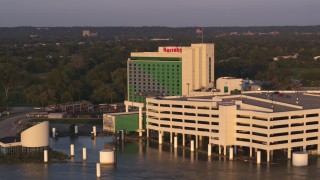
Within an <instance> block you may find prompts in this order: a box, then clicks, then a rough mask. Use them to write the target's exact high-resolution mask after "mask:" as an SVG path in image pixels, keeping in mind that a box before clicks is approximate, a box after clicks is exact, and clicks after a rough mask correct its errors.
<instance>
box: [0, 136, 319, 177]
mask: <svg viewBox="0 0 320 180" xmlns="http://www.w3.org/2000/svg"><path fill="white" fill-rule="evenodd" d="M110 142H111V138H109V137H98V138H97V139H96V140H92V139H91V138H90V137H78V138H70V137H64V138H59V139H58V140H52V142H51V144H52V147H53V149H54V150H58V151H62V152H64V153H66V154H70V150H69V148H70V144H72V143H74V144H75V157H74V159H73V160H71V162H68V163H50V164H41V163H38V164H31V163H26V164H1V165H0V179H1V180H2V179H32V180H34V179H76V180H79V179H96V169H95V168H96V163H97V162H98V161H99V150H101V149H103V148H104V147H107V146H108V144H109V143H110ZM83 147H86V148H87V161H86V162H82V148H83ZM101 173H102V177H101V178H100V179H126V180H127V179H201V180H204V179H244V180H245V179H274V180H276V179H281V180H286V179H288V180H291V179H297V180H300V179H301V180H304V179H306V180H307V179H320V159H315V160H312V161H311V162H310V163H309V166H308V167H299V168H298V167H292V166H291V165H290V161H279V162H277V161H274V162H273V163H271V164H266V163H263V164H261V165H257V164H255V163H252V162H243V161H229V160H227V159H225V158H220V159H219V158H213V159H210V160H208V158H207V157H206V155H202V154H197V153H192V154H191V153H190V152H189V151H184V150H182V149H179V150H174V149H173V148H171V147H168V146H163V147H162V146H160V147H159V146H158V145H157V144H152V143H149V142H142V141H141V142H132V143H126V144H122V145H119V147H118V149H117V164H116V165H104V166H101Z"/></svg>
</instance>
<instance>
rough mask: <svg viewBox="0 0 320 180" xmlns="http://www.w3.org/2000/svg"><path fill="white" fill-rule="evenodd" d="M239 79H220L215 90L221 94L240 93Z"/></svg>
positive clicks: (240, 83) (240, 80)
mask: <svg viewBox="0 0 320 180" xmlns="http://www.w3.org/2000/svg"><path fill="white" fill-rule="evenodd" d="M242 82H243V80H242V79H241V78H233V77H221V78H218V79H217V83H216V84H217V90H219V91H220V93H222V94H231V92H233V91H242V86H243V85H242Z"/></svg>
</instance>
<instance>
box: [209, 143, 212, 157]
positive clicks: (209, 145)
mask: <svg viewBox="0 0 320 180" xmlns="http://www.w3.org/2000/svg"><path fill="white" fill-rule="evenodd" d="M211 148H212V146H211V144H208V156H211V151H212V150H211Z"/></svg>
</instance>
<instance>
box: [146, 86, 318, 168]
mask: <svg viewBox="0 0 320 180" xmlns="http://www.w3.org/2000/svg"><path fill="white" fill-rule="evenodd" d="M319 102H320V95H319V94H316V93H310V92H309V93H307V92H305V93H301V92H299V93H297V92H262V93H261V92H256V93H253V92H249V93H245V94H242V95H228V96H226V95H225V96H212V95H211V96H189V97H188V96H184V97H164V98H147V100H146V121H147V123H146V131H147V136H149V134H150V131H153V132H154V131H157V132H158V134H159V141H162V136H163V135H164V133H167V134H168V133H170V142H171V141H172V138H173V135H176V136H178V137H179V138H182V145H183V146H185V143H186V141H187V140H186V136H187V135H188V136H190V135H191V136H194V137H195V142H196V148H197V147H198V144H199V142H198V141H199V140H201V139H203V138H207V139H208V141H209V146H218V147H219V148H218V149H219V153H220V154H222V153H223V154H224V155H226V154H227V149H228V148H227V147H234V148H233V149H236V148H239V147H241V148H243V147H245V148H247V149H248V150H249V151H250V152H249V153H250V156H252V155H253V154H254V151H256V150H260V151H262V152H264V153H266V157H267V161H268V162H269V161H270V155H272V153H273V151H274V150H285V151H287V156H288V158H289V159H290V158H291V153H292V151H301V150H302V149H303V150H308V151H311V150H314V152H316V153H318V154H319V153H320V134H319V128H320V125H319V122H320V117H319V114H320V103H319ZM180 140H181V139H180ZM316 150H317V151H316ZM230 153H231V152H230Z"/></svg>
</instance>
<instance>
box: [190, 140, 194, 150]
mask: <svg viewBox="0 0 320 180" xmlns="http://www.w3.org/2000/svg"><path fill="white" fill-rule="evenodd" d="M190 151H191V152H194V141H193V140H191V141H190Z"/></svg>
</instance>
